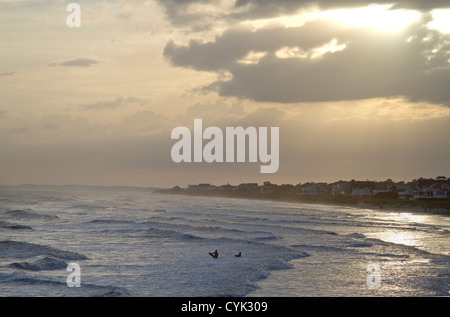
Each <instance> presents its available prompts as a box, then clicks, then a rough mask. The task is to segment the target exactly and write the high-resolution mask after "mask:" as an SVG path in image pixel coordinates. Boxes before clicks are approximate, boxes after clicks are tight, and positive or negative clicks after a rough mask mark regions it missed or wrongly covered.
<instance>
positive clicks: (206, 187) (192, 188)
mask: <svg viewBox="0 0 450 317" xmlns="http://www.w3.org/2000/svg"><path fill="white" fill-rule="evenodd" d="M215 189H216V186H212V185H211V184H198V185H188V188H187V191H188V192H191V193H193V192H209V191H213V190H215Z"/></svg>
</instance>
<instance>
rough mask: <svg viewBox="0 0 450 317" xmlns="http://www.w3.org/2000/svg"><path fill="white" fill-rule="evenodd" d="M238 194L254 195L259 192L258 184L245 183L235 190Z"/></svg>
mask: <svg viewBox="0 0 450 317" xmlns="http://www.w3.org/2000/svg"><path fill="white" fill-rule="evenodd" d="M234 191H235V192H238V193H254V192H258V191H259V186H258V183H243V184H239V185H238V186H236V187H235V188H234Z"/></svg>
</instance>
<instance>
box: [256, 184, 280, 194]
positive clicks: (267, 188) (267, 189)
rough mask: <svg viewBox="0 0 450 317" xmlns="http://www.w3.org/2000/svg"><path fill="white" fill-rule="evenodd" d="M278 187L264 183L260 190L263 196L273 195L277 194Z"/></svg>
mask: <svg viewBox="0 0 450 317" xmlns="http://www.w3.org/2000/svg"><path fill="white" fill-rule="evenodd" d="M276 187H277V185H274V184H272V183H271V182H264V184H263V185H262V186H261V187H260V188H259V191H260V193H261V194H273V193H274V192H275V189H276Z"/></svg>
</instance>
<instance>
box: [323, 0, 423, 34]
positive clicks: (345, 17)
mask: <svg viewBox="0 0 450 317" xmlns="http://www.w3.org/2000/svg"><path fill="white" fill-rule="evenodd" d="M391 6H392V5H378V4H371V5H369V6H367V7H363V8H357V9H343V10H331V11H326V12H323V13H322V14H321V16H322V17H324V18H329V19H333V20H338V21H339V22H341V23H343V24H346V25H349V26H360V27H371V28H374V29H378V30H382V31H398V30H401V29H402V28H404V27H405V26H406V25H408V24H409V23H411V22H414V21H417V20H418V19H419V18H420V13H419V12H417V11H413V10H390V7H391Z"/></svg>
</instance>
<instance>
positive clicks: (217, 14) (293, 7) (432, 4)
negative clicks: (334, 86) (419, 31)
mask: <svg viewBox="0 0 450 317" xmlns="http://www.w3.org/2000/svg"><path fill="white" fill-rule="evenodd" d="M157 1H158V3H159V4H160V5H161V6H162V7H163V8H164V10H165V12H166V14H167V16H168V17H169V19H170V21H171V22H172V24H173V25H177V26H183V27H186V26H195V25H197V26H198V25H202V24H203V25H208V24H213V23H217V22H218V21H228V22H238V21H244V20H245V21H246V20H256V19H268V18H275V17H279V16H282V15H284V16H289V15H293V14H296V13H298V12H300V11H302V10H308V9H311V8H317V9H320V10H332V9H343V8H357V7H365V6H368V5H371V4H372V3H373V1H372V0H303V1H298V0H277V1H273V0H236V1H218V0H215V1H206V0H157ZM376 3H377V4H380V5H392V7H391V9H411V10H418V11H422V12H429V11H431V10H433V9H443V8H450V4H449V2H448V1H447V0H436V1H423V0H397V1H392V0H379V1H376Z"/></svg>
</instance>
